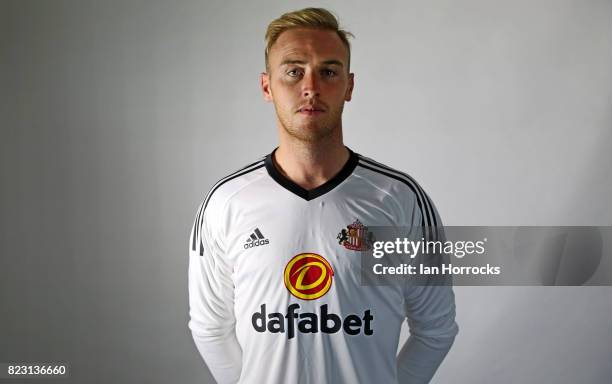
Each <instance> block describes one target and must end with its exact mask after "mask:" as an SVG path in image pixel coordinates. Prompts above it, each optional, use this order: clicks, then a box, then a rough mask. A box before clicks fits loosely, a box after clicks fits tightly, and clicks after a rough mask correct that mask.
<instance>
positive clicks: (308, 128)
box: [276, 103, 344, 144]
mask: <svg viewBox="0 0 612 384" xmlns="http://www.w3.org/2000/svg"><path fill="white" fill-rule="evenodd" d="M343 109H344V103H343V104H342V105H341V106H340V110H339V111H330V110H328V111H327V113H329V114H330V115H329V116H327V118H324V119H321V120H320V121H317V120H315V121H311V122H310V123H307V124H302V125H299V126H296V125H294V123H293V122H292V120H291V119H289V118H288V116H287V115H285V114H283V113H279V110H278V107H277V108H276V116H277V117H278V120H279V122H280V124H281V126H282V128H283V130H284V131H285V132H286V133H287V134H288V135H289V136H291V137H292V138H294V139H297V140H299V141H302V142H304V143H309V144H312V143H317V142H320V141H323V140H325V139H328V138H329V137H331V136H333V134H334V133H335V132H336V131H337V130H339V129H340V126H341V122H342V110H343Z"/></svg>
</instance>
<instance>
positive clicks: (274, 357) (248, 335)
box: [189, 8, 457, 384]
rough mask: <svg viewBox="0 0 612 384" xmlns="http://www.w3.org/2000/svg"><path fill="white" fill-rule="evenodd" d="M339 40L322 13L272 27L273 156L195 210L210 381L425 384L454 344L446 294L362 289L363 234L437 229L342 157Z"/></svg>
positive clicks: (376, 174)
mask: <svg viewBox="0 0 612 384" xmlns="http://www.w3.org/2000/svg"><path fill="white" fill-rule="evenodd" d="M348 34H349V33H348V32H346V31H343V30H341V29H339V27H338V22H337V20H336V18H335V17H334V16H333V15H332V14H331V13H330V12H328V11H326V10H324V9H320V8H306V9H303V10H299V11H295V12H291V13H287V14H284V15H282V16H281V17H280V18H278V19H276V20H274V21H273V22H272V23H271V24H270V25H269V27H268V31H267V33H266V41H267V48H266V72H265V73H262V74H261V89H262V91H263V96H264V98H265V100H267V101H271V102H272V103H273V104H274V107H275V110H276V117H277V126H278V132H279V138H280V144H279V146H278V148H277V149H275V150H274V151H273V152H272V153H270V154H269V155H267V156H265V157H264V158H262V159H260V160H259V161H256V162H254V163H252V164H250V165H248V166H246V167H244V168H242V169H241V170H239V171H237V172H235V173H233V174H231V175H229V176H227V177H225V178H223V179H222V180H220V181H219V182H217V183H216V184H215V185H214V186H213V187H212V189H211V190H210V192H209V193H208V195H207V196H206V198H205V200H204V202H203V203H202V205H201V206H200V209H199V210H198V212H197V215H196V219H195V223H194V226H193V230H192V233H191V237H190V244H189V246H190V259H189V303H190V317H191V318H190V322H189V327H190V329H191V331H192V334H193V337H194V340H195V344H196V346H197V348H198V350H199V352H200V353H201V355H202V357H203V358H204V360H205V361H206V363H207V364H208V367H209V368H210V370H211V372H212V374H213V376H214V377H215V379H216V380H217V381H218V382H219V383H236V382H239V383H258V384H260V383H352V384H353V383H375V382H378V383H396V382H399V383H427V382H429V380H430V378H431V377H432V376H433V374H434V373H435V371H436V369H437V368H438V366H439V364H440V363H441V361H442V360H443V359H444V357H445V355H446V353H447V352H448V350H449V349H450V347H451V345H452V343H453V340H454V337H455V335H456V333H457V325H456V323H455V320H454V319H455V304H454V296H453V292H452V289H451V287H450V286H438V287H424V286H412V287H410V288H409V287H407V286H397V285H393V286H383V287H381V286H374V287H373V286H362V285H361V284H360V278H359V277H360V273H359V268H360V251H362V250H364V249H367V247H368V243H369V242H370V241H371V239H372V237H371V234H368V231H367V227H368V226H382V225H387V226H406V227H411V228H416V229H418V230H421V231H423V232H424V233H422V236H423V237H425V238H426V239H432V238H435V237H436V236H437V235H439V232H438V231H436V227H437V226H440V225H441V222H440V219H439V217H438V215H437V212H436V210H435V207H434V205H433V203H432V202H431V201H430V200H429V197H428V196H427V195H426V194H425V192H424V191H423V190H422V189H421V188H420V186H419V185H418V184H417V183H416V182H415V181H414V180H413V179H412V178H410V177H409V176H407V175H406V174H403V173H401V172H398V171H395V170H393V169H391V168H389V167H386V166H384V165H382V164H380V163H377V162H375V161H373V160H370V159H368V158H366V157H363V156H361V155H358V154H356V153H355V152H353V151H351V150H350V149H348V148H347V147H345V146H344V145H343V141H342V120H341V116H342V110H343V105H344V102H345V101H350V100H351V95H352V92H353V86H354V76H353V74H352V73H350V70H349V63H350V45H349V43H348V40H347V35H348ZM432 228H433V229H432ZM418 237H420V235H418ZM406 318H407V319H408V323H409V326H410V332H411V335H410V337H409V339H408V341H407V342H406V344H405V345H404V346H403V348H402V350H401V351H400V353H399V355H396V352H397V346H398V340H399V334H400V327H401V324H402V322H403V321H404V320H405V319H406Z"/></svg>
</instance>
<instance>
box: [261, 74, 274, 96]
mask: <svg viewBox="0 0 612 384" xmlns="http://www.w3.org/2000/svg"><path fill="white" fill-rule="evenodd" d="M259 86H260V87H261V91H262V92H263V97H264V100H265V101H272V87H270V74H268V73H266V72H262V73H261V74H260V75H259Z"/></svg>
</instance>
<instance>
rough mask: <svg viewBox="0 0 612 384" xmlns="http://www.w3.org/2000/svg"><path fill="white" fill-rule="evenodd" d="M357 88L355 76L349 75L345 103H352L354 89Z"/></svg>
mask: <svg viewBox="0 0 612 384" xmlns="http://www.w3.org/2000/svg"><path fill="white" fill-rule="evenodd" d="M354 86H355V74H354V73H349V74H348V87H347V88H346V93H345V94H344V100H345V101H351V98H352V97H353V87H354Z"/></svg>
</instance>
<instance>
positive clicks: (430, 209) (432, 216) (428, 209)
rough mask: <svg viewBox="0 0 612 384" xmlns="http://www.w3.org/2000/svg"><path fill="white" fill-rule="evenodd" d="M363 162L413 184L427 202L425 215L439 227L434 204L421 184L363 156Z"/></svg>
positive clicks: (402, 173) (406, 175) (404, 174)
mask: <svg viewBox="0 0 612 384" xmlns="http://www.w3.org/2000/svg"><path fill="white" fill-rule="evenodd" d="M361 160H362V161H364V162H366V163H369V164H372V165H375V166H377V167H379V168H382V169H385V170H387V171H389V172H391V173H393V174H395V175H397V176H399V177H404V178H406V179H407V180H408V181H409V182H410V183H412V184H413V185H414V186H415V188H416V189H417V190H418V191H419V192H420V197H421V199H423V201H424V202H425V209H426V212H425V213H426V214H427V215H428V216H429V220H430V222H431V223H433V225H434V226H437V225H438V223H437V219H436V214H435V212H434V208H433V204H432V202H431V200H430V199H429V196H427V193H425V191H424V190H423V188H421V186H420V185H419V183H417V181H416V180H415V179H414V178H412V177H411V176H410V175H408V174H406V173H404V172H400V171H398V170H395V169H393V168H391V167H389V166H387V165H384V164H381V163H379V162H376V161H374V160H372V159H368V158H365V157H363V156H361Z"/></svg>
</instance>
